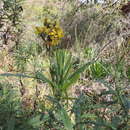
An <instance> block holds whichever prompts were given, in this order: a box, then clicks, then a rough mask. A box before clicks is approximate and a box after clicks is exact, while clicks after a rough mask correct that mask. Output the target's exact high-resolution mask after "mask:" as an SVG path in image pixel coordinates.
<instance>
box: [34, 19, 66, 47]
mask: <svg viewBox="0 0 130 130" xmlns="http://www.w3.org/2000/svg"><path fill="white" fill-rule="evenodd" d="M35 33H36V34H37V35H39V36H40V37H41V38H42V39H43V40H44V41H45V43H46V44H47V45H49V46H55V45H58V43H59V42H60V40H61V38H62V37H63V36H64V34H63V30H62V28H61V27H60V25H59V23H58V22H57V21H54V22H52V21H51V19H48V18H45V19H44V26H40V27H35Z"/></svg>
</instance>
